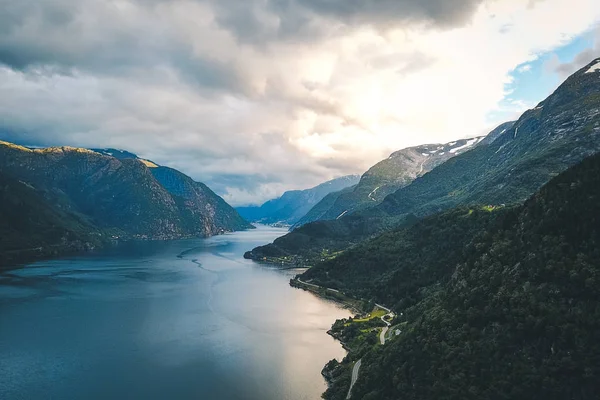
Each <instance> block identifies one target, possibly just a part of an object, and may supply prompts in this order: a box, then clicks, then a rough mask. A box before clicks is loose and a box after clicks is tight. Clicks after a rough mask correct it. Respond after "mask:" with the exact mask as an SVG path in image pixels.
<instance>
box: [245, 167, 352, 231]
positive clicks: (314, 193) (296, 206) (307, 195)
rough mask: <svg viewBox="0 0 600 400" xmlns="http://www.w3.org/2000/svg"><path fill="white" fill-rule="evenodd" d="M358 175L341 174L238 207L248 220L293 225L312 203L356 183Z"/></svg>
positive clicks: (314, 203)
mask: <svg viewBox="0 0 600 400" xmlns="http://www.w3.org/2000/svg"><path fill="white" fill-rule="evenodd" d="M359 179H360V177H359V176H358V175H348V176H342V177H340V178H336V179H332V180H330V181H327V182H325V183H322V184H320V185H318V186H315V187H313V188H311V189H305V190H291V191H288V192H285V193H284V194H283V195H282V196H281V197H279V198H277V199H273V200H269V201H267V202H266V203H264V204H263V205H261V206H250V207H238V208H237V211H238V212H239V213H240V215H241V216H242V217H244V218H246V219H247V220H249V221H253V222H260V223H263V224H281V225H293V224H295V223H296V222H298V220H299V219H300V218H302V217H303V216H304V215H305V214H306V213H307V212H308V211H309V210H310V209H311V208H312V207H313V206H314V205H316V204H317V203H319V202H320V201H321V200H322V199H323V198H324V197H326V196H327V195H329V194H330V193H332V192H338V191H340V190H343V189H346V188H348V187H351V186H354V185H356V184H357V183H358V181H359Z"/></svg>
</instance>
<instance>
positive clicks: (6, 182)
mask: <svg viewBox="0 0 600 400" xmlns="http://www.w3.org/2000/svg"><path fill="white" fill-rule="evenodd" d="M102 240H103V234H102V233H101V232H100V231H99V230H98V229H96V228H95V227H93V226H92V225H91V224H90V222H89V221H87V220H86V219H85V217H84V216H81V215H77V214H74V213H71V212H69V211H66V210H61V209H59V208H56V207H54V206H53V205H52V204H51V203H50V202H48V201H47V200H46V198H45V194H44V193H42V192H40V191H38V190H37V189H35V188H34V187H32V186H31V185H29V184H27V183H24V182H20V181H18V180H15V179H12V178H11V177H9V176H7V175H6V174H4V173H2V172H0V249H1V251H0V265H8V264H12V263H17V262H20V261H22V260H26V259H33V258H38V257H49V256H53V255H55V254H60V253H64V252H68V251H80V250H86V249H92V248H94V247H96V246H98V245H99V244H101V242H102Z"/></svg>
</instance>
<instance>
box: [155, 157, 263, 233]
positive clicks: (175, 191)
mask: <svg viewBox="0 0 600 400" xmlns="http://www.w3.org/2000/svg"><path fill="white" fill-rule="evenodd" d="M150 171H151V172H152V175H153V176H154V177H155V178H156V180H157V181H158V182H159V183H160V184H161V185H162V186H163V187H164V188H165V189H166V190H167V191H168V192H169V193H171V194H172V195H173V196H174V198H175V200H176V202H177V203H178V205H179V209H180V210H181V213H182V224H183V226H184V228H185V229H186V230H187V231H191V232H207V234H208V235H215V234H218V233H223V232H224V231H225V230H226V229H227V228H226V227H228V229H227V230H239V229H248V228H252V226H251V225H249V224H248V222H246V221H245V220H244V219H243V218H242V217H241V216H240V215H239V214H238V213H237V212H236V211H235V210H234V209H233V208H231V206H230V205H229V204H227V203H226V202H225V200H223V199H222V198H221V197H219V196H218V195H217V194H215V193H214V192H213V191H212V190H210V189H209V188H208V186H206V185H205V184H204V183H201V182H196V181H194V180H193V179H192V178H190V177H189V176H187V175H185V174H183V173H181V172H179V171H177V170H175V169H172V168H168V167H162V166H157V167H154V168H150Z"/></svg>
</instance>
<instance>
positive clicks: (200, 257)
mask: <svg viewBox="0 0 600 400" xmlns="http://www.w3.org/2000/svg"><path fill="white" fill-rule="evenodd" d="M283 233H284V231H282V230H280V229H275V228H261V229H258V230H254V231H249V232H241V233H235V234H230V235H223V236H219V237H214V238H210V239H207V240H200V239H194V240H182V241H174V242H167V243H137V244H129V245H127V246H126V247H123V248H118V249H110V250H108V251H105V252H102V253H98V254H94V255H91V256H87V257H77V258H71V259H66V260H54V261H48V262H40V263H36V264H33V265H30V266H28V267H26V268H23V269H18V270H12V271H7V272H6V273H3V274H0V316H1V317H0V318H1V323H0V376H2V377H3V379H2V380H0V398H2V399H17V398H57V399H81V398H91V399H105V398H156V399H159V398H160V399H163V398H181V399H261V400H268V399H278V400H280V399H290V400H292V399H294V400H295V399H317V398H319V396H320V394H321V392H322V391H324V389H325V385H324V382H323V380H322V378H321V376H320V370H321V368H322V367H323V365H324V364H325V363H326V362H327V361H328V360H329V359H331V358H338V359H341V358H342V357H343V356H344V351H343V349H342V348H341V346H340V344H339V343H337V342H335V341H334V340H333V339H332V338H330V337H329V336H328V335H326V333H325V332H326V330H327V329H329V327H330V325H331V323H332V322H333V321H334V320H335V319H336V318H341V317H345V316H348V314H349V312H348V311H347V310H343V309H341V308H339V307H338V306H337V305H335V304H333V303H331V302H327V301H323V300H321V299H318V298H316V297H314V296H313V295H311V294H309V293H306V292H303V291H300V290H296V289H292V288H290V287H289V285H288V280H289V278H290V277H291V276H293V275H294V271H278V270H273V269H270V268H266V267H262V266H259V265H256V264H254V263H252V262H250V261H248V260H244V259H243V258H242V257H241V255H242V254H243V252H244V251H246V250H248V249H249V248H252V247H254V246H255V245H258V244H262V243H266V242H269V241H272V240H273V239H274V238H275V237H277V236H279V235H281V234H283ZM178 256H179V257H178Z"/></svg>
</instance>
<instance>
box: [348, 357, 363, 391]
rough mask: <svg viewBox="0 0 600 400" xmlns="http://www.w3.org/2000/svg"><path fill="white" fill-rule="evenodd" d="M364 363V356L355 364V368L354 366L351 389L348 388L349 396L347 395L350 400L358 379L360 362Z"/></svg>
mask: <svg viewBox="0 0 600 400" xmlns="http://www.w3.org/2000/svg"><path fill="white" fill-rule="evenodd" d="M361 363H362V358H361V359H360V360H358V361H357V362H356V364H354V368H352V380H351V381H350V389H348V396H346V400H348V399H349V398H350V397H351V396H352V388H353V387H354V384H355V383H356V380H357V379H358V370H359V369H360V364H361Z"/></svg>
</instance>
